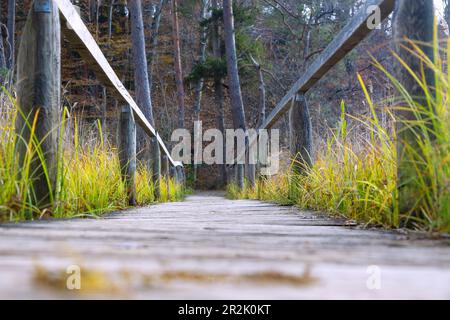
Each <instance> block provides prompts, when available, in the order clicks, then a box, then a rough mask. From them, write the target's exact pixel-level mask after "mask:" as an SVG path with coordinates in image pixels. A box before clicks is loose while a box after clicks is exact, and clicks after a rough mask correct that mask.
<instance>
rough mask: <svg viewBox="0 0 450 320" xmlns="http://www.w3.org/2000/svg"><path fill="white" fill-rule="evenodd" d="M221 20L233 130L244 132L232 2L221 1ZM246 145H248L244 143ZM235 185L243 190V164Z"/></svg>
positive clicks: (227, 0)
mask: <svg viewBox="0 0 450 320" xmlns="http://www.w3.org/2000/svg"><path fill="white" fill-rule="evenodd" d="M223 20H224V35H225V50H226V57H227V70H228V79H229V87H230V89H229V91H230V98H231V112H232V117H233V124H234V129H242V130H244V131H246V126H245V113H244V103H243V101H242V93H241V85H240V81H239V73H238V65H237V55H236V41H235V35H234V17H233V1H232V0H224V1H223ZM246 145H248V143H246ZM237 166H238V168H237V185H238V187H239V188H241V189H242V188H244V170H243V167H244V165H243V164H238V165H237Z"/></svg>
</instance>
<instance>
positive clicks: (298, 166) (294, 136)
mask: <svg viewBox="0 0 450 320" xmlns="http://www.w3.org/2000/svg"><path fill="white" fill-rule="evenodd" d="M289 129H290V134H289V138H290V151H291V158H292V160H293V166H292V168H293V171H294V173H296V174H303V173H304V172H305V170H306V169H307V168H309V167H311V166H312V164H313V161H312V157H313V148H312V126H311V117H310V114H309V108H308V104H307V102H306V99H305V96H304V95H303V94H301V93H299V94H297V95H296V96H295V98H294V100H293V101H292V106H291V109H290V110H289Z"/></svg>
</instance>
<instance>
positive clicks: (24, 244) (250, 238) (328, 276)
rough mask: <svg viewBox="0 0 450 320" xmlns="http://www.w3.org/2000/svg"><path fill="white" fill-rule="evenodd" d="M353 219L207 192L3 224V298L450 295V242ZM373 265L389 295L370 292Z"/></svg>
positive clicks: (0, 253) (0, 251)
mask: <svg viewBox="0 0 450 320" xmlns="http://www.w3.org/2000/svg"><path fill="white" fill-rule="evenodd" d="M172 168H173V167H172ZM256 207H258V208H259V210H260V211H259V212H254V211H252V210H255V208H256ZM287 211H289V212H287ZM343 222H344V221H342V220H335V219H333V218H330V217H328V216H325V215H320V214H317V213H314V212H310V211H299V209H297V208H295V207H292V208H290V207H280V206H277V205H275V204H269V203H262V202H259V201H249V200H239V201H237V200H228V199H225V198H223V197H222V196H221V194H220V193H215V192H207V193H200V194H196V195H192V196H188V197H187V199H186V201H185V202H183V203H164V204H157V205H154V206H150V207H146V208H132V209H130V210H126V211H122V212H118V213H112V214H110V215H107V216H105V218H104V219H72V220H46V221H33V222H23V223H10V224H2V225H0V238H1V239H2V241H0V298H3V299H15V298H19V299H31V298H35V299H36V298H53V299H61V298H66V297H67V298H89V297H92V298H102V297H104V298H116V299H117V298H126V299H130V298H146V299H151V298H156V299H162V298H166V299H177V298H178V299H185V298H186V297H189V298H191V299H194V298H195V299H205V298H206V299H212V298H222V299H245V298H247V299H256V298H261V299H274V298H275V299H280V298H286V299H299V298H309V299H311V298H322V299H324V298H330V299H333V298H334V299H336V298H350V299H361V298H364V297H367V298H378V299H383V298H385V299H386V298H397V299H405V298H416V299H417V298H419V299H424V298H440V299H444V298H446V299H447V298H449V297H450V287H449V286H448V283H449V281H450V247H449V244H450V239H445V238H443V239H436V238H434V239H431V238H429V239H424V240H419V239H418V237H421V236H424V235H418V234H417V235H416V236H415V234H416V233H412V234H404V233H399V232H389V231H380V230H364V229H359V228H349V227H344V226H342V225H343ZM70 265H78V266H80V268H81V290H80V291H70V290H67V288H66V286H65V285H66V281H67V277H68V276H69V275H70V274H67V273H66V270H67V267H68V266H70ZM371 265H377V266H379V267H380V268H381V274H382V278H381V281H382V290H368V288H367V286H366V283H367V280H368V278H369V277H370V274H368V273H367V268H368V266H371ZM305 268H307V269H308V270H309V273H310V277H312V278H313V279H315V281H306V280H307V278H305V277H304V272H305ZM37 275H40V277H37ZM258 275H259V276H258ZM261 275H265V277H263V276H261ZM92 276H94V277H92ZM155 278H156V279H155ZM96 279H99V280H100V281H95V280H96ZM102 279H106V281H102ZM45 280H48V281H45ZM58 280H59V281H58ZM249 280H252V281H249ZM301 280H305V281H301ZM90 284H91V285H92V284H97V286H96V287H95V288H96V290H95V291H93V292H92V293H91V294H92V296H89V295H88V296H86V295H87V294H88V292H89V291H88V289H89V286H90ZM110 284H112V285H113V287H114V290H112V289H111V286H110Z"/></svg>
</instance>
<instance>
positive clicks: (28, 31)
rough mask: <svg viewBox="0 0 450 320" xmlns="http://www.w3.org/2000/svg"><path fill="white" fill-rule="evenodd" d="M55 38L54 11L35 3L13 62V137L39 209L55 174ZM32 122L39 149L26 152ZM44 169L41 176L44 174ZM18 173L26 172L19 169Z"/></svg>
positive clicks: (48, 198) (47, 1)
mask: <svg viewBox="0 0 450 320" xmlns="http://www.w3.org/2000/svg"><path fill="white" fill-rule="evenodd" d="M60 88H61V37H60V23H59V11H58V8H57V7H56V6H55V5H54V2H53V1H51V0H40V1H35V2H34V5H33V6H32V8H31V9H30V12H29V14H28V18H27V22H26V24H25V27H24V29H23V32H22V37H21V42H20V47H19V53H18V57H17V85H16V90H17V104H18V106H19V109H20V113H21V114H19V115H18V116H17V122H16V132H17V134H18V135H19V136H20V137H21V138H22V139H23V140H22V139H18V150H19V153H20V163H21V164H22V165H26V163H27V162H28V161H30V170H29V172H30V174H31V175H32V177H31V178H32V179H33V184H32V186H33V192H34V195H33V199H32V201H33V202H34V204H35V205H37V206H38V207H40V208H43V207H48V206H50V205H52V204H53V201H54V191H55V190H56V189H55V187H56V181H57V174H58V132H59V130H58V126H59V123H60V101H61V99H60V97H61V96H60ZM35 120H36V128H35V137H34V138H35V139H36V140H37V141H39V143H40V147H39V148H40V152H41V153H42V155H43V157H44V159H45V160H44V162H45V163H42V161H41V160H40V159H39V157H38V152H37V151H36V149H38V147H37V144H36V143H34V146H33V152H32V153H30V152H29V151H27V144H28V143H29V141H30V138H33V137H31V135H32V129H31V126H32V124H33V121H35ZM45 169H46V170H45ZM21 172H22V173H24V172H27V170H26V168H23V167H22V170H21Z"/></svg>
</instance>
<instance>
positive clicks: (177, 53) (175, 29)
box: [172, 0, 185, 128]
mask: <svg viewBox="0 0 450 320" xmlns="http://www.w3.org/2000/svg"><path fill="white" fill-rule="evenodd" d="M172 37H173V55H174V64H175V66H174V67H175V82H176V86H177V103H178V127H179V128H184V127H185V125H184V118H185V115H184V84H183V69H182V67H181V48H180V31H179V23H178V0H172Z"/></svg>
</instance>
